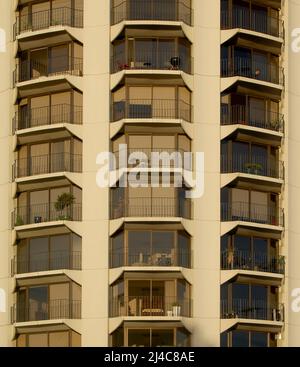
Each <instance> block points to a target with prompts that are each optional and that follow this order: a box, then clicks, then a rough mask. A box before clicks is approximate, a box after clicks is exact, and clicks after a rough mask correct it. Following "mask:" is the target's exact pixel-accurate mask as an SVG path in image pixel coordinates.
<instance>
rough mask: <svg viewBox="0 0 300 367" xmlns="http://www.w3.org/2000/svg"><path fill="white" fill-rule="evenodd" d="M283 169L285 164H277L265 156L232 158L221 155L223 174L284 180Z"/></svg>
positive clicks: (235, 156) (236, 156)
mask: <svg viewBox="0 0 300 367" xmlns="http://www.w3.org/2000/svg"><path fill="white" fill-rule="evenodd" d="M283 167H284V166H283V162H281V161H278V162H275V161H273V160H271V159H269V158H267V157H265V156H263V155H254V154H251V155H250V154H245V155H244V154H239V155H237V154H236V155H233V156H232V157H228V156H227V155H221V172H222V173H235V172H239V173H248V174H251V175H259V176H266V177H271V178H278V179H283V176H284V174H283V173H284V170H283Z"/></svg>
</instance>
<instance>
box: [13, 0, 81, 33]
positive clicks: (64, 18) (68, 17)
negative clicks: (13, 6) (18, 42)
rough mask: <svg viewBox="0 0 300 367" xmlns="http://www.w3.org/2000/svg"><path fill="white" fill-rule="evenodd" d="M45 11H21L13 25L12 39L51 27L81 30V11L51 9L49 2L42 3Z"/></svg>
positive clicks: (23, 9)
mask: <svg viewBox="0 0 300 367" xmlns="http://www.w3.org/2000/svg"><path fill="white" fill-rule="evenodd" d="M44 4H45V5H46V7H47V9H46V10H38V11H35V10H32V11H31V12H29V10H28V8H27V7H24V8H22V9H21V11H20V14H19V15H18V16H17V19H16V23H15V24H14V30H13V33H14V39H16V38H17V37H18V36H19V35H21V34H23V33H26V32H37V31H41V30H44V29H49V28H52V27H57V26H62V27H73V28H83V10H82V9H79V8H78V9H76V8H72V7H60V8H51V9H50V2H48V3H47V2H46V3H44Z"/></svg>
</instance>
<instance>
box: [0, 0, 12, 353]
mask: <svg viewBox="0 0 300 367" xmlns="http://www.w3.org/2000/svg"><path fill="white" fill-rule="evenodd" d="M12 9H13V7H12V3H11V2H10V1H1V3H0V28H2V29H4V31H5V32H6V52H5V53H0V81H1V82H0V111H1V112H0V157H1V165H0V203H1V205H0V288H2V289H3V290H4V291H5V293H6V313H0V346H11V340H12V336H13V335H12V327H11V326H10V305H11V303H12V293H11V291H12V287H11V285H12V282H11V280H10V260H11V256H12V253H13V252H12V246H11V231H10V213H11V208H12V207H11V204H12V199H11V184H10V182H11V181H10V180H11V157H12V155H11V149H10V148H11V141H12V138H11V118H12V110H13V106H12V90H11V87H12V71H13V43H12V24H13V11H12Z"/></svg>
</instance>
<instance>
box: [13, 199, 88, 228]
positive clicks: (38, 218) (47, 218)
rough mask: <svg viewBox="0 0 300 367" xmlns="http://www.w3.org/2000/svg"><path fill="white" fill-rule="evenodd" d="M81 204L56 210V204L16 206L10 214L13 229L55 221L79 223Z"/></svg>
mask: <svg viewBox="0 0 300 367" xmlns="http://www.w3.org/2000/svg"><path fill="white" fill-rule="evenodd" d="M81 218H82V205H81V203H77V204H76V203H74V204H71V205H69V206H65V207H64V208H58V206H57V202H54V203H43V204H33V205H28V206H18V207H17V208H15V210H14V211H13V213H12V226H13V227H14V228H16V227H19V226H25V225H30V224H40V223H47V222H56V221H81V220H82V219H81Z"/></svg>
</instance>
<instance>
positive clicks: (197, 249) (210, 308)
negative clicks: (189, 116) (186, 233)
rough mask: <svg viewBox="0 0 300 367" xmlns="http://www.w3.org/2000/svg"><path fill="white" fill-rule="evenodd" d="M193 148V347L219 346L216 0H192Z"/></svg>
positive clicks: (217, 31) (218, 8) (218, 135)
mask: <svg viewBox="0 0 300 367" xmlns="http://www.w3.org/2000/svg"><path fill="white" fill-rule="evenodd" d="M194 22H195V23H194V45H193V50H194V55H193V56H194V71H195V75H194V91H193V106H194V126H193V135H194V136H193V148H192V149H193V151H199V152H204V154H205V189H204V196H203V197H202V198H201V199H195V200H194V209H195V210H194V222H193V226H192V227H193V229H194V231H193V249H192V251H193V267H194V268H193V289H192V294H193V317H194V319H193V334H192V345H193V346H219V340H220V337H219V329H220V306H219V304H220V154H219V152H220V1H219V0H209V1H208V0H206V1H194Z"/></svg>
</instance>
